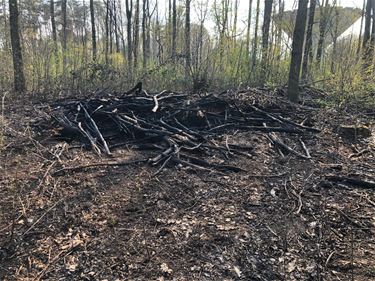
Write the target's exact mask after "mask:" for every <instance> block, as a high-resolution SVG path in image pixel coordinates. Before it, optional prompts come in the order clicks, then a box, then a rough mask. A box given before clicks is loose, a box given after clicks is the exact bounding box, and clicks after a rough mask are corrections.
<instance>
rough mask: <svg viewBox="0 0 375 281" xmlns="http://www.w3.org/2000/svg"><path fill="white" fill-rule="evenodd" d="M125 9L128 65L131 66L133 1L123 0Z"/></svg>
mask: <svg viewBox="0 0 375 281" xmlns="http://www.w3.org/2000/svg"><path fill="white" fill-rule="evenodd" d="M125 9H126V19H127V24H126V28H127V35H128V66H129V68H131V66H132V60H133V59H132V53H133V44H132V13H133V1H132V0H125Z"/></svg>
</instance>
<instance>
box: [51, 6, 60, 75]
mask: <svg viewBox="0 0 375 281" xmlns="http://www.w3.org/2000/svg"><path fill="white" fill-rule="evenodd" d="M50 13H51V27H52V39H53V49H54V54H55V64H56V74H57V73H58V65H59V64H58V59H59V55H58V52H57V51H58V50H57V31H56V20H55V3H54V0H51V1H50Z"/></svg>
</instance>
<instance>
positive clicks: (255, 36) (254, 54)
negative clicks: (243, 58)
mask: <svg viewBox="0 0 375 281" xmlns="http://www.w3.org/2000/svg"><path fill="white" fill-rule="evenodd" d="M259 13H260V0H257V9H256V16H255V30H254V46H253V58H252V61H253V62H252V66H251V71H254V70H255V66H256V62H257V50H258V26H259Z"/></svg>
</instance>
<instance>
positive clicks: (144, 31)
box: [142, 0, 150, 68]
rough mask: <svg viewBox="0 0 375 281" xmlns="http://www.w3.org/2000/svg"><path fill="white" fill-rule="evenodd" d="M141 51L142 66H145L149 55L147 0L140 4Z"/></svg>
mask: <svg viewBox="0 0 375 281" xmlns="http://www.w3.org/2000/svg"><path fill="white" fill-rule="evenodd" d="M142 10H143V12H142V14H143V15H142V53H143V68H146V66H147V61H148V56H149V53H150V52H149V48H148V46H149V42H148V37H147V33H148V32H149V27H148V18H149V0H143V6H142Z"/></svg>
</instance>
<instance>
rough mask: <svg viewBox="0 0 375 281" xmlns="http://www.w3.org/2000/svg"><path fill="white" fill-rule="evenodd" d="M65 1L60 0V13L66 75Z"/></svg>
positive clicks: (64, 72) (66, 35) (64, 71)
mask: <svg viewBox="0 0 375 281" xmlns="http://www.w3.org/2000/svg"><path fill="white" fill-rule="evenodd" d="M66 1H67V0H62V1H61V13H62V34H63V35H62V53H63V54H62V55H63V75H64V76H65V75H66V64H67V61H66V51H67V37H68V33H67V18H66Z"/></svg>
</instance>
